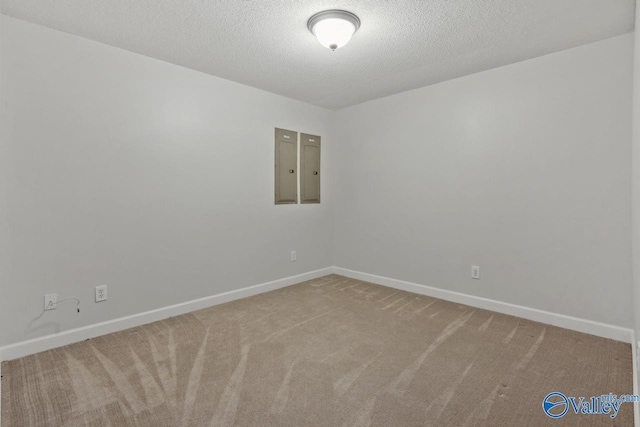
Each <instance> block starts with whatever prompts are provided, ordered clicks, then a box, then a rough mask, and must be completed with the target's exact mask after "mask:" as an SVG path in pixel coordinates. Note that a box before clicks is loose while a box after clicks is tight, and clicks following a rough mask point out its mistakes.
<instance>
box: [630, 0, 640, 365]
mask: <svg viewBox="0 0 640 427" xmlns="http://www.w3.org/2000/svg"><path fill="white" fill-rule="evenodd" d="M636 22H640V7H639V6H638V5H637V6H636ZM634 36H635V37H634V66H633V124H632V129H633V130H632V133H633V136H632V157H631V169H632V180H631V182H632V184H631V202H632V206H631V221H632V257H633V308H634V313H635V327H634V330H635V334H636V340H638V343H639V344H638V348H640V31H636V32H635V33H634ZM634 363H638V361H634Z"/></svg>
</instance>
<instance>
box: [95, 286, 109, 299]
mask: <svg viewBox="0 0 640 427" xmlns="http://www.w3.org/2000/svg"><path fill="white" fill-rule="evenodd" d="M106 300H107V285H101V286H96V302H101V301H106Z"/></svg>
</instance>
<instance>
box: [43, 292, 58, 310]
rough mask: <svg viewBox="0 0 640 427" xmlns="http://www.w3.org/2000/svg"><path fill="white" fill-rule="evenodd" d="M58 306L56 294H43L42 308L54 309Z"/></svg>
mask: <svg viewBox="0 0 640 427" xmlns="http://www.w3.org/2000/svg"><path fill="white" fill-rule="evenodd" d="M56 308H58V294H48V295H45V296H44V309H45V310H55V309H56Z"/></svg>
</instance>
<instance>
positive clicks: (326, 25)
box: [307, 9, 360, 50]
mask: <svg viewBox="0 0 640 427" xmlns="http://www.w3.org/2000/svg"><path fill="white" fill-rule="evenodd" d="M307 28H308V29H309V31H310V32H311V33H312V34H313V35H315V36H316V37H317V38H318V41H320V43H321V44H322V45H323V46H325V47H328V48H329V49H331V50H336V49H338V48H339V47H342V46H344V45H345V44H347V43H348V42H349V40H350V39H351V36H353V34H355V32H356V31H358V29H359V28H360V18H358V17H357V16H356V15H355V14H353V13H351V12H349V11H346V10H340V9H331V10H323V11H322V12H318V13H316V14H315V15H313V16H312V17H311V18H309V20H308V21H307Z"/></svg>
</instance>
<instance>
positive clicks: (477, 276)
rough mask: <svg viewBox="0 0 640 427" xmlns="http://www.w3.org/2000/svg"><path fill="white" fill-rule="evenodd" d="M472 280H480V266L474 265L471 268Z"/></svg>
mask: <svg viewBox="0 0 640 427" xmlns="http://www.w3.org/2000/svg"><path fill="white" fill-rule="evenodd" d="M471 278H472V279H480V266H479V265H472V266H471Z"/></svg>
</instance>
